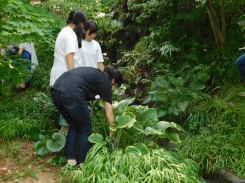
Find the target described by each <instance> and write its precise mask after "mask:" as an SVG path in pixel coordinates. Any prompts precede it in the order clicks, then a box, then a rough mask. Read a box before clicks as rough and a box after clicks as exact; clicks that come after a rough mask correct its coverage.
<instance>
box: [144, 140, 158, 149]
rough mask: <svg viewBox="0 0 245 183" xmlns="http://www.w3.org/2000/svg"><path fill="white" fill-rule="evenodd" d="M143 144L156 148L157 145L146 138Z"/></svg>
mask: <svg viewBox="0 0 245 183" xmlns="http://www.w3.org/2000/svg"><path fill="white" fill-rule="evenodd" d="M145 145H146V146H147V147H148V148H150V149H157V148H158V145H157V143H155V142H153V141H151V140H146V141H145Z"/></svg>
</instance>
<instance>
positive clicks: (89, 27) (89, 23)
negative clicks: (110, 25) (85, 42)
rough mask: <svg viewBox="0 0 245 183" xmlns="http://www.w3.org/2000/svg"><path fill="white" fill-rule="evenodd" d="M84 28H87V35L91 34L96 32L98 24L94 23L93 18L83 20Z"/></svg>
mask: <svg viewBox="0 0 245 183" xmlns="http://www.w3.org/2000/svg"><path fill="white" fill-rule="evenodd" d="M84 30H85V31H88V30H89V35H91V34H93V33H97V32H98V26H97V24H96V23H95V21H93V20H88V21H86V22H85V24H84ZM83 39H85V32H84V34H83Z"/></svg>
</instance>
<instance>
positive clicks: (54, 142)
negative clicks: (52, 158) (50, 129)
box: [46, 132, 66, 152]
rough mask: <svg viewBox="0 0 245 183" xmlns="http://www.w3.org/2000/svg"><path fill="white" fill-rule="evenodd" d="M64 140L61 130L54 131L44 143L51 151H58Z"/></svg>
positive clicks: (63, 144)
mask: <svg viewBox="0 0 245 183" xmlns="http://www.w3.org/2000/svg"><path fill="white" fill-rule="evenodd" d="M65 142H66V137H65V135H64V134H63V133H61V132H56V133H54V134H53V135H52V139H49V140H48V141H47V143H46V145H47V148H48V150H50V151H51V152H58V151H60V150H61V149H62V148H63V147H64V146H65Z"/></svg>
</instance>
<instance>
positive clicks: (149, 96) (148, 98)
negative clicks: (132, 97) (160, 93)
mask: <svg viewBox="0 0 245 183" xmlns="http://www.w3.org/2000/svg"><path fill="white" fill-rule="evenodd" d="M151 100H152V96H151V95H148V96H147V97H146V98H145V99H144V101H143V104H147V103H148V102H150V101H151Z"/></svg>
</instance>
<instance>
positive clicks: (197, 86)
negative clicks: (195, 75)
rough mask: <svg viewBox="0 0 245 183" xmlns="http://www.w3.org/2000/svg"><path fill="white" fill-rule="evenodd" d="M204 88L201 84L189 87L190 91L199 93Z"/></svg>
mask: <svg viewBox="0 0 245 183" xmlns="http://www.w3.org/2000/svg"><path fill="white" fill-rule="evenodd" d="M204 88H205V85H203V84H201V83H194V84H193V85H191V90H193V91H200V90H203V89H204Z"/></svg>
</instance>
